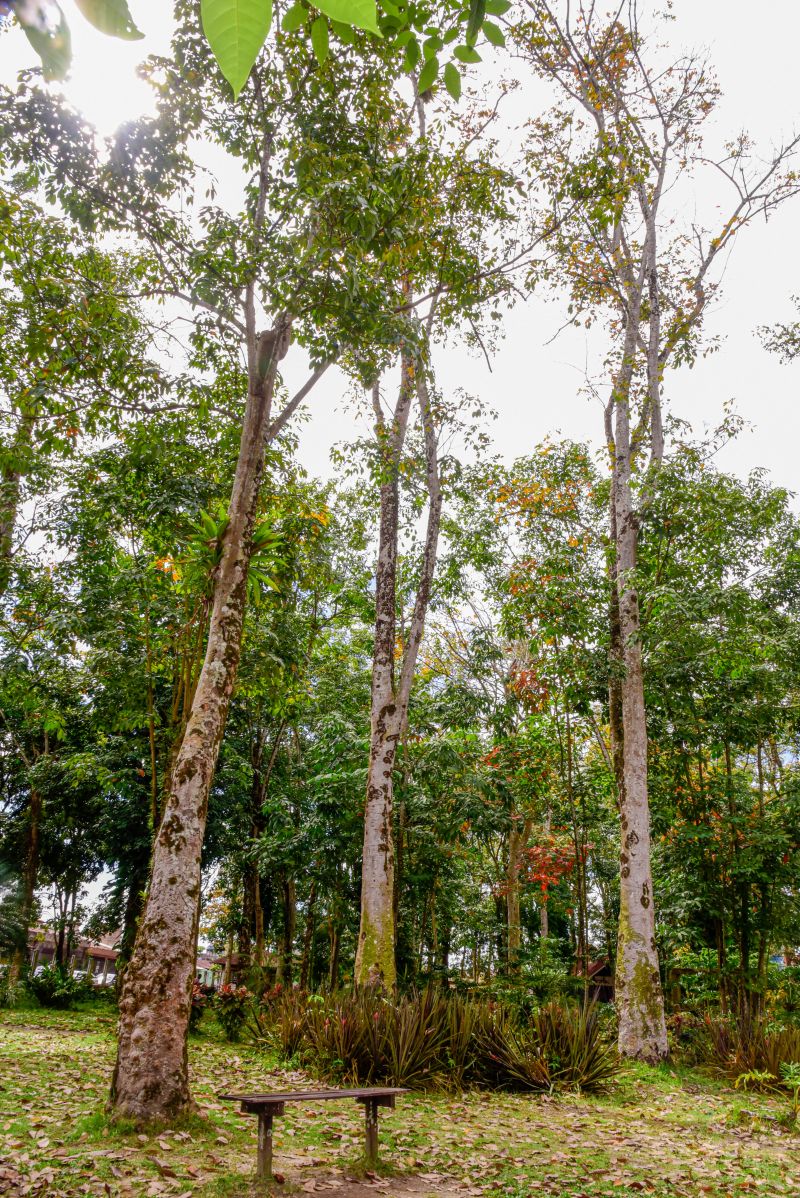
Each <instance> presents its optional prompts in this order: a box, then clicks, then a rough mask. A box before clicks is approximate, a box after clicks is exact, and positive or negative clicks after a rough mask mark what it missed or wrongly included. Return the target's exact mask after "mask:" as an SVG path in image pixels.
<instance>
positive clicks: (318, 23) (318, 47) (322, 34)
mask: <svg viewBox="0 0 800 1198" xmlns="http://www.w3.org/2000/svg"><path fill="white" fill-rule="evenodd" d="M311 45H312V46H313V47H314V55H315V57H316V59H317V62H318V63H319V65H320V66H322V64H323V63H324V62H325V60H326V58H327V57H328V51H329V49H330V47H329V44H328V19H327V17H317V19H316V20H315V21H314V23H313V25H312V26H311Z"/></svg>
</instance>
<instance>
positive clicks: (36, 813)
mask: <svg viewBox="0 0 800 1198" xmlns="http://www.w3.org/2000/svg"><path fill="white" fill-rule="evenodd" d="M42 806H43V804H42V796H41V794H40V793H39V791H38V790H36V789H32V790H31V798H30V804H29V806H28V835H27V840H26V845H25V861H24V864H23V866H22V896H21V897H22V902H21V904H20V922H21V924H22V934H23V936H24V939H23V940H22V943H20V945H19V946H18V948H16V949H15V951H14V956H13V957H12V959H11V968H10V970H9V973H10V980H11V981H12V982H15V981H16V980H17V979H18V978H19V975H20V973H21V971H22V969H23V966H24V965H25V962H26V961H27V959H28V933H29V932H30V927H31V923H32V921H33V909H34V901H35V898H36V879H37V877H38V873H39V842H40V830H41V824H42Z"/></svg>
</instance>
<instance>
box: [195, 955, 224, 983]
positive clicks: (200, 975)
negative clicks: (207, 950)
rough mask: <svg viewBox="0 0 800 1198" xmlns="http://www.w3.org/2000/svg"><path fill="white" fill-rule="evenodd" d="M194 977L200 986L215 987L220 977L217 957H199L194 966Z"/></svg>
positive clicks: (220, 969)
mask: <svg viewBox="0 0 800 1198" xmlns="http://www.w3.org/2000/svg"><path fill="white" fill-rule="evenodd" d="M194 976H195V978H196V979H197V981H198V982H199V983H200V985H201V986H206V987H209V988H211V987H215V986H216V985H217V982H218V981H219V979H220V977H221V976H222V968H221V967H220V964H219V957H206V956H203V955H201V956H199V957H198V958H197V962H196V965H195V971H194Z"/></svg>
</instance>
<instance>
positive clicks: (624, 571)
mask: <svg viewBox="0 0 800 1198" xmlns="http://www.w3.org/2000/svg"><path fill="white" fill-rule="evenodd" d="M615 415H616V423H615V454H614V461H613V476H612V487H613V495H612V502H613V505H614V532H615V550H616V554H615V558H616V578H615V583H616V589H617V596H618V601H619V631H620V641H621V649H622V666H623V674H622V694H621V698H622V711H621V715H622V775H623V790H622V793H621V794H620V796H619V798H620V836H621V842H622V843H621V851H620V914H619V937H618V944H617V973H616V998H617V1009H618V1012H619V1040H618V1044H619V1051H620V1053H621V1054H622V1055H623V1056H626V1057H633V1058H636V1059H639V1060H645V1061H659V1060H663V1059H664V1057H666V1056H667V1053H668V1046H667V1030H666V1024H665V1021H664V998H663V994H662V991H661V978H660V974H659V968H658V951H657V949H656V941H655V907H654V904H653V881H652V874H651V869H650V808H649V802H648V790H647V720H646V713H645V705H644V674H643V667H642V643H641V624H640V616H639V596H638V593H637V591H636V579H635V571H636V559H637V543H638V536H639V529H638V521H637V518H636V514H635V512H634V508H633V502H632V495H631V486H630V470H631V447H630V428H629V423H628V422H629V414H628V400H627V392H623V393H622V394H619V393H618V394H617V395H616V403H615Z"/></svg>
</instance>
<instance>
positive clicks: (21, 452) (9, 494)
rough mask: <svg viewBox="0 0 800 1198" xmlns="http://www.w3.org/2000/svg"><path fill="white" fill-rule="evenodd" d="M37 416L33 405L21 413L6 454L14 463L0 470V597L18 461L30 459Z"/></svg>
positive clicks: (10, 547) (18, 489) (9, 554)
mask: <svg viewBox="0 0 800 1198" xmlns="http://www.w3.org/2000/svg"><path fill="white" fill-rule="evenodd" d="M37 416H38V409H33V408H29V409H27V410H26V411H23V412H22V413H21V415H20V420H19V425H18V426H17V430H16V433H15V434H14V440H13V442H12V444H11V446H10V450H9V453H8V455H7V456H8V461H9V462H11V463H13V465H10V466H6V467H4V468H3V471H2V473H0V596H1V595H4V594H5V592H6V590H7V589H8V584H9V583H10V581H11V573H12V569H11V566H12V561H13V556H14V533H15V531H16V527H17V516H18V514H19V504H20V498H21V494H22V478H23V470H22V469H21V468H20V463H27V462H28V461H29V459H30V454H31V448H32V445H33V430H34V428H35V426H36V420H37Z"/></svg>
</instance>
